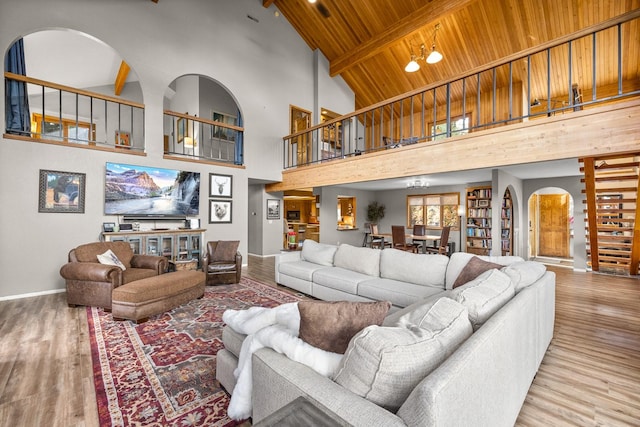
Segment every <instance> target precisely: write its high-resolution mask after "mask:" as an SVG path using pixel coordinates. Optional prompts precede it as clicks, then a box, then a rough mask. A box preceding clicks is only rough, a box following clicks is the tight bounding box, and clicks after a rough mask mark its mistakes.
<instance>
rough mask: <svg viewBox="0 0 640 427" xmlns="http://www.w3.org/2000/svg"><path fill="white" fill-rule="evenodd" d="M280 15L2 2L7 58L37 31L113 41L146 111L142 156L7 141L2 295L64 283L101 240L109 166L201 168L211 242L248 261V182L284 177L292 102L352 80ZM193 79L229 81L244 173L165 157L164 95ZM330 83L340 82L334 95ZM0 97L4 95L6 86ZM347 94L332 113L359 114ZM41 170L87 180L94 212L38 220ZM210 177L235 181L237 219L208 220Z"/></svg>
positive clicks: (223, 8) (186, 5)
mask: <svg viewBox="0 0 640 427" xmlns="http://www.w3.org/2000/svg"><path fill="white" fill-rule="evenodd" d="M274 10H275V8H274V6H271V7H270V8H269V9H265V8H263V7H262V2H259V1H256V0H234V1H216V2H212V1H210V0H182V1H179V2H178V1H161V2H159V3H157V4H155V3H153V2H150V1H118V2H107V1H104V0H85V1H83V2H82V4H81V5H80V4H79V3H78V2H77V1H74V0H58V1H55V2H51V1H47V0H5V1H3V2H1V3H0V48H1V49H2V52H3V54H4V53H5V52H6V50H7V49H8V48H9V47H10V46H11V44H12V43H13V42H14V41H15V40H16V39H18V38H20V37H22V36H25V35H27V34H29V33H32V32H34V31H38V30H42V29H50V28H69V29H73V30H77V31H80V32H83V33H85V34H88V35H90V36H92V37H95V38H97V39H98V40H100V41H102V42H104V43H106V44H108V45H109V46H111V47H112V48H113V49H115V51H116V52H118V53H119V54H120V55H121V56H122V57H123V58H124V59H125V60H126V61H127V62H128V63H129V65H130V66H131V67H132V69H133V70H135V73H136V74H137V76H138V77H139V81H140V87H141V90H142V94H143V98H144V103H145V107H146V109H145V142H146V153H145V154H146V155H145V156H134V155H127V154H120V153H110V152H99V151H95V150H84V149H77V148H67V147H59V146H54V145H47V144H39V143H33V142H23V141H16V140H11V139H4V138H3V140H2V141H1V143H0V179H2V181H3V182H5V183H6V185H4V186H3V189H2V194H1V195H2V199H3V201H4V202H3V203H2V204H0V224H2V233H1V236H0V271H2V278H1V279H0V298H2V297H10V296H15V295H21V294H31V293H41V292H50V291H55V290H59V289H63V288H64V281H63V280H62V278H61V277H60V275H59V268H60V266H61V265H63V264H64V263H65V262H66V259H67V253H68V251H69V249H71V248H73V247H75V246H77V245H78V244H82V243H86V242H90V241H95V240H97V239H98V236H99V231H100V226H101V223H102V222H104V221H113V219H114V218H113V217H111V216H105V215H104V214H103V209H104V208H103V204H104V165H105V163H106V162H107V161H110V162H122V163H128V164H140V165H155V166H161V167H166V168H176V169H188V170H193V171H196V172H200V173H201V174H202V179H203V185H202V186H201V197H200V212H201V215H200V218H201V223H202V225H203V226H205V227H206V228H207V231H206V235H205V240H214V239H239V240H240V241H241V245H240V250H241V252H242V253H243V255H244V256H245V257H246V254H247V247H248V246H247V242H248V239H249V236H248V218H247V216H248V197H247V195H246V193H247V188H248V180H249V178H252V179H257V180H261V181H262V182H268V181H279V180H280V179H281V167H282V154H281V153H282V137H283V136H284V135H286V134H287V133H288V130H289V118H288V117H289V105H290V104H293V105H299V106H310V105H314V87H316V86H317V83H316V81H317V80H318V78H317V74H318V73H319V74H325V75H324V76H323V77H322V82H323V85H322V96H323V97H326V99H337V100H340V99H346V100H347V101H349V96H348V93H347V92H348V91H346V89H345V87H344V85H343V84H342V83H341V82H340V81H339V80H338V79H330V78H328V77H327V76H326V72H325V71H324V70H323V71H318V70H317V67H316V66H315V64H314V54H313V52H311V51H310V50H309V48H308V46H307V45H306V44H305V43H304V42H303V41H302V40H301V39H300V37H299V36H298V35H297V34H296V32H295V31H294V30H293V28H292V27H291V26H290V25H289V24H288V22H287V21H286V20H285V19H283V18H282V17H281V16H280V17H275V16H274V14H273V12H274ZM34 11H37V13H34ZM247 15H251V16H252V17H254V18H256V19H257V20H258V21H259V22H255V21H253V20H251V19H249V18H247ZM61 48H63V47H61ZM66 54H72V52H66ZM75 54H78V55H81V54H82V52H77V53H75ZM314 70H315V71H314ZM187 74H200V75H203V76H207V77H210V78H212V79H213V80H215V81H218V82H220V83H221V84H222V85H223V86H224V87H225V88H227V89H228V90H229V92H230V93H232V94H233V97H234V98H235V99H236V100H237V103H238V105H239V107H240V109H241V111H242V112H243V114H244V120H245V139H244V140H245V165H246V168H245V169H241V168H231V167H224V166H217V167H210V166H207V165H204V164H194V163H186V162H180V161H168V160H163V158H162V157H163V114H162V111H163V108H164V106H163V99H164V95H165V92H166V90H167V86H168V85H169V84H170V83H171V82H172V81H173V80H175V79H176V78H177V77H179V76H183V75H187ZM332 81H337V82H338V83H335V84H334V85H333V86H334V87H333V88H332V83H331V82H332ZM314 85H315V86H314ZM332 91H335V94H334V93H332ZM0 94H1V95H2V96H3V97H4V85H2V89H0ZM334 95H335V98H334ZM350 97H351V100H350V102H351V105H349V106H347V104H348V102H345V104H344V105H342V104H341V105H336V106H333V108H335V109H336V110H337V111H352V110H353V95H352V94H351V95H350ZM327 107H332V105H327ZM0 116H2V117H4V103H0ZM40 169H52V170H60V171H70V172H80V173H86V175H87V179H86V181H87V182H86V184H87V187H86V209H85V213H84V214H52V213H38V178H39V170H40ZM210 172H218V173H224V174H232V175H233V195H234V197H233V219H232V220H233V222H232V224H217V225H209V224H208V198H207V196H208V190H209V188H208V176H209V173H210ZM205 180H207V182H204V181H205ZM263 217H264V216H263ZM264 232H265V231H263V230H260V233H264ZM271 234H272V233H270V232H269V236H270V235H271ZM278 244H279V242H278ZM36 253H37V255H36ZM245 259H246V258H245Z"/></svg>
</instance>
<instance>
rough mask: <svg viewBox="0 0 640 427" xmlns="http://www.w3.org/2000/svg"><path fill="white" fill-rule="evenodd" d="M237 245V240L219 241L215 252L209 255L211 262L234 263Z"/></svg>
mask: <svg viewBox="0 0 640 427" xmlns="http://www.w3.org/2000/svg"><path fill="white" fill-rule="evenodd" d="M239 245H240V241H238V240H220V241H219V242H218V244H217V245H216V250H215V251H213V255H211V261H213V262H220V261H234V260H235V259H236V253H237V252H238V246H239Z"/></svg>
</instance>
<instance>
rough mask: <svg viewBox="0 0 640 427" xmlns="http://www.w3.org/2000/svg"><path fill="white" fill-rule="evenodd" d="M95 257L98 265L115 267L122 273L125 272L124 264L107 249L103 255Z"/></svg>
mask: <svg viewBox="0 0 640 427" xmlns="http://www.w3.org/2000/svg"><path fill="white" fill-rule="evenodd" d="M97 257H98V262H100V264H105V265H115V266H116V267H120V268H121V269H122V270H123V271H124V270H126V267H125V266H124V264H123V263H122V262H121V261H120V260H119V259H118V257H117V256H116V254H114V253H113V251H112V250H111V249H108V250H107V251H106V252H105V253H103V254H100V255H97Z"/></svg>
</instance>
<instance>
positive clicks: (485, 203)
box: [478, 200, 489, 208]
mask: <svg viewBox="0 0 640 427" xmlns="http://www.w3.org/2000/svg"><path fill="white" fill-rule="evenodd" d="M478 207H480V208H488V207H489V200H478Z"/></svg>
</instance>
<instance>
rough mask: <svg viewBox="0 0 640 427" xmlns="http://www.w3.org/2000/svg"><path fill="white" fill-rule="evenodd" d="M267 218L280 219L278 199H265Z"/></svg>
mask: <svg viewBox="0 0 640 427" xmlns="http://www.w3.org/2000/svg"><path fill="white" fill-rule="evenodd" d="M267 219H280V200H279V199H267Z"/></svg>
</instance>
